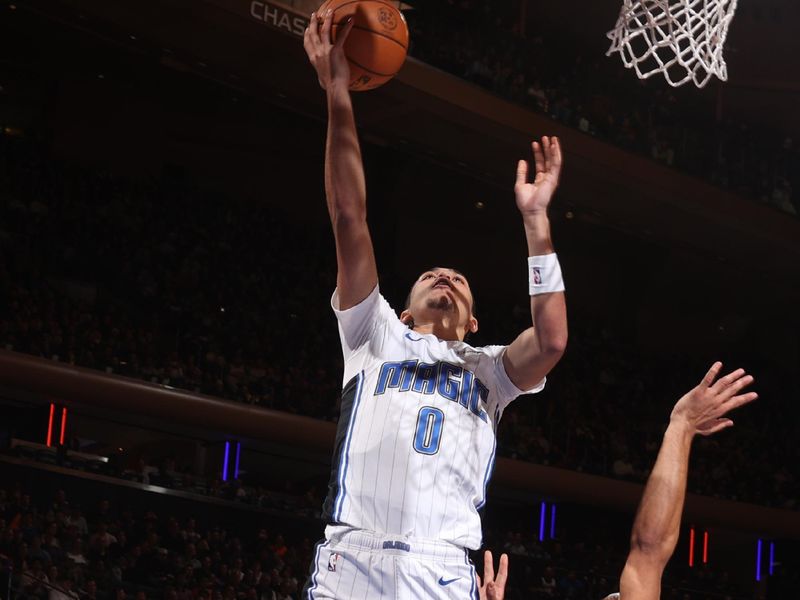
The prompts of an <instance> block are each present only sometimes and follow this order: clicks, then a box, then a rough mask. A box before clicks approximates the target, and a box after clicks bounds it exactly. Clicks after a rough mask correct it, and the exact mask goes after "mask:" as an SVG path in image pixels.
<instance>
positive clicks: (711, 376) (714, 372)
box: [701, 361, 722, 388]
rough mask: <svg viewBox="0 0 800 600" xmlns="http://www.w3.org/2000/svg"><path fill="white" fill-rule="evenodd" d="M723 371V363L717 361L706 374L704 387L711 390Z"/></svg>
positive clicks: (703, 382)
mask: <svg viewBox="0 0 800 600" xmlns="http://www.w3.org/2000/svg"><path fill="white" fill-rule="evenodd" d="M721 370H722V363H721V362H719V361H717V362H715V363H714V364H713V365H711V368H710V369H709V370H708V373H706V376H705V377H703V381H702V382H701V383H702V385H704V386H705V387H709V388H710V387H711V386H712V385H714V380H715V379H716V378H717V376H718V375H719V372H720V371H721Z"/></svg>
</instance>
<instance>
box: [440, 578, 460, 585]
mask: <svg viewBox="0 0 800 600" xmlns="http://www.w3.org/2000/svg"><path fill="white" fill-rule="evenodd" d="M459 579H461V577H456V578H455V579H448V580H445V578H444V577H439V585H441V586H445V585H450V584H451V583H453V582H454V581H458V580H459Z"/></svg>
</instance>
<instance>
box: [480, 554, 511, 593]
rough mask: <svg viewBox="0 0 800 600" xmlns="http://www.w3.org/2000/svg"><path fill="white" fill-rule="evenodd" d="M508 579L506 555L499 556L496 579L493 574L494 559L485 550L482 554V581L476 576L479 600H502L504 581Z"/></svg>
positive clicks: (504, 587) (504, 589) (504, 591)
mask: <svg viewBox="0 0 800 600" xmlns="http://www.w3.org/2000/svg"><path fill="white" fill-rule="evenodd" d="M507 579H508V554H503V555H501V556H500V564H499V565H498V567H497V577H495V574H494V558H492V553H491V552H490V551H489V550H487V551H486V552H485V553H484V554H483V579H481V576H480V575H478V590H479V592H480V597H481V600H503V598H505V597H506V580H507Z"/></svg>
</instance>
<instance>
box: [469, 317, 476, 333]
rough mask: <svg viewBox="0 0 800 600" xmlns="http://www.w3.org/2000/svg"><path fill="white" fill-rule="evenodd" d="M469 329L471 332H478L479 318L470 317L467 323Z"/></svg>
mask: <svg viewBox="0 0 800 600" xmlns="http://www.w3.org/2000/svg"><path fill="white" fill-rule="evenodd" d="M467 331H469V332H470V333H478V319H476V318H475V317H470V318H469V323H467Z"/></svg>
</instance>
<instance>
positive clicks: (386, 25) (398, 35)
mask: <svg viewBox="0 0 800 600" xmlns="http://www.w3.org/2000/svg"><path fill="white" fill-rule="evenodd" d="M329 9H333V11H334V12H333V24H332V26H331V38H332V41H334V42H335V41H336V36H337V34H338V32H339V30H340V28H341V27H342V25H343V24H344V22H345V20H346V19H347V17H350V16H352V18H353V19H354V23H353V29H352V30H351V31H350V35H349V36H348V38H347V41H346V42H345V45H344V52H345V55H346V56H347V62H348V63H350V89H351V90H353V91H357V92H361V91H366V90H372V89H375V88H377V87H379V86H381V85H383V84H384V83H386V82H387V81H389V80H390V79H392V77H394V76H395V75H396V74H397V72H398V71H399V70H400V68H401V67H402V66H403V63H404V62H405V60H406V53H407V52H408V25H407V24H406V20H405V17H403V13H401V12H400V11H399V10H398V9H397V8H396V7H395V6H393V5H392V4H390V3H389V2H386V1H384V0H327V2H324V3H323V4H322V6H320V7H319V10H318V11H317V14H318V15H319V16H320V17H322V16H323V15H325V13H326V12H327V11H328V10H329Z"/></svg>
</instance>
